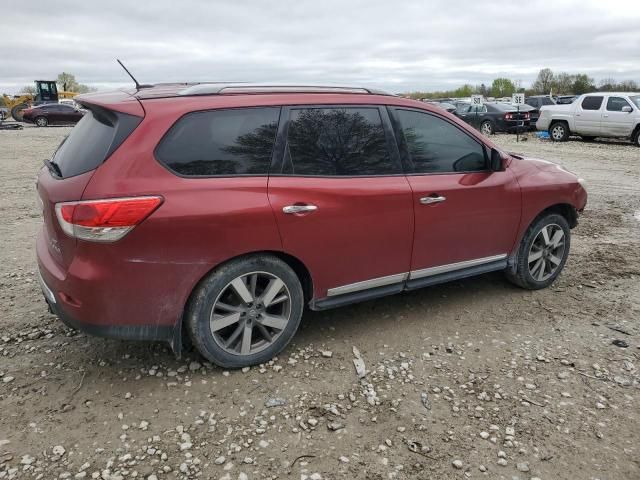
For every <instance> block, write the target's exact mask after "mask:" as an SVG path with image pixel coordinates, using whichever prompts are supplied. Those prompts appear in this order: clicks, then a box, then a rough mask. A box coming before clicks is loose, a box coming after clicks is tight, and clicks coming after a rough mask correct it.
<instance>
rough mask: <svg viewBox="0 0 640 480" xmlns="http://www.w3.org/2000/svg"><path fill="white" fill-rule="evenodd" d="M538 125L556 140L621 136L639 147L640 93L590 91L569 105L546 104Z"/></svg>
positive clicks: (538, 127) (539, 128)
mask: <svg viewBox="0 0 640 480" xmlns="http://www.w3.org/2000/svg"><path fill="white" fill-rule="evenodd" d="M536 128H537V129H538V130H546V131H548V132H549V136H550V137H551V140H554V141H556V142H564V141H566V140H567V139H568V138H569V135H580V136H581V137H582V138H583V139H584V140H592V139H594V138H596V137H618V138H628V139H630V140H631V141H632V142H633V143H634V144H635V145H637V146H638V147H640V93H630V92H598V93H587V94H585V95H580V96H579V97H578V98H576V99H575V100H574V101H573V102H572V103H570V104H568V105H549V106H544V107H542V108H541V110H540V116H539V117H538V121H537V122H536Z"/></svg>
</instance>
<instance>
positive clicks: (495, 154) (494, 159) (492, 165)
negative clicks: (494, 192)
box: [489, 148, 504, 172]
mask: <svg viewBox="0 0 640 480" xmlns="http://www.w3.org/2000/svg"><path fill="white" fill-rule="evenodd" d="M489 170H491V171H492V172H502V171H503V170H504V159H503V158H502V155H501V154H500V152H499V151H498V150H496V149H495V148H493V149H492V150H491V157H490V159H489Z"/></svg>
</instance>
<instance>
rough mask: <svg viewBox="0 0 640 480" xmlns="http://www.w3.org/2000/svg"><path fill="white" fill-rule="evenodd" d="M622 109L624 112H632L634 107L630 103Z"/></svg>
mask: <svg viewBox="0 0 640 480" xmlns="http://www.w3.org/2000/svg"><path fill="white" fill-rule="evenodd" d="M622 111H623V112H624V113H631V112H632V111H633V109H632V108H631V107H630V106H629V105H625V106H624V107H622Z"/></svg>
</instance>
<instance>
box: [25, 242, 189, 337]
mask: <svg viewBox="0 0 640 480" xmlns="http://www.w3.org/2000/svg"><path fill="white" fill-rule="evenodd" d="M45 237H46V234H45V233H44V231H42V230H41V231H40V232H39V233H38V237H37V240H36V251H37V257H38V272H37V274H38V280H39V282H40V287H41V289H42V292H43V294H44V296H45V299H46V301H47V303H48V304H49V307H50V309H51V311H52V312H53V313H54V314H55V315H57V316H58V318H60V320H62V322H63V323H64V324H66V325H67V326H69V327H71V328H74V329H76V330H80V331H83V332H86V333H89V334H91V335H96V336H99V337H108V338H118V339H125V340H160V341H168V342H170V343H172V344H173V343H175V339H176V335H177V336H178V337H179V332H178V333H177V334H176V330H179V329H180V326H181V325H180V317H181V312H182V306H181V305H172V306H171V307H168V306H167V305H164V306H163V308H162V309H161V310H160V313H159V310H158V300H159V298H158V297H157V296H156V295H150V294H149V290H148V288H145V287H146V286H145V285H141V284H140V282H138V281H137V279H135V278H134V279H132V280H131V281H129V282H127V280H126V275H125V278H113V277H112V276H111V274H112V273H113V272H110V271H103V270H101V268H103V267H104V266H103V265H98V266H96V265H89V264H88V262H87V261H86V259H79V261H78V262H77V264H75V263H72V265H71V266H70V267H69V268H68V269H63V268H61V266H60V265H59V264H58V263H57V262H56V260H55V259H54V258H52V256H51V254H50V253H49V250H48V248H47V243H46V238H45ZM116 270H117V267H116ZM169 288H170V287H169ZM145 293H147V294H149V295H145ZM163 293H164V294H165V295H166V294H167V293H166V292H163ZM165 298H166V297H165ZM160 299H162V297H160ZM150 320H151V321H152V322H149V321H150Z"/></svg>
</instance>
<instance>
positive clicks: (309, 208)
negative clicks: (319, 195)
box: [282, 205, 318, 214]
mask: <svg viewBox="0 0 640 480" xmlns="http://www.w3.org/2000/svg"><path fill="white" fill-rule="evenodd" d="M317 209H318V207H317V206H316V205H287V206H286V207H282V211H283V212H284V213H287V214H295V213H309V212H315V211H316V210H317Z"/></svg>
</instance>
